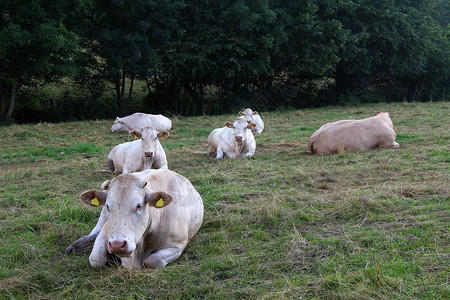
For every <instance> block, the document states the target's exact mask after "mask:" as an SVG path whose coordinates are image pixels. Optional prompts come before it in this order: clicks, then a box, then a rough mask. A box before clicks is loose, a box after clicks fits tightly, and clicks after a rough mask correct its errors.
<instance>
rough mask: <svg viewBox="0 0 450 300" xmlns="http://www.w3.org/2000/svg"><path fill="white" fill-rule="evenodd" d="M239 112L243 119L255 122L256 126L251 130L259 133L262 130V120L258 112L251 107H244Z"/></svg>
mask: <svg viewBox="0 0 450 300" xmlns="http://www.w3.org/2000/svg"><path fill="white" fill-rule="evenodd" d="M239 114H240V115H241V116H244V118H245V119H247V121H248V122H249V123H255V124H256V126H255V127H254V128H253V129H252V131H255V132H257V133H261V132H263V130H264V121H263V120H262V119H261V116H260V115H259V114H258V112H257V111H254V110H252V109H251V108H246V109H244V111H240V112H239Z"/></svg>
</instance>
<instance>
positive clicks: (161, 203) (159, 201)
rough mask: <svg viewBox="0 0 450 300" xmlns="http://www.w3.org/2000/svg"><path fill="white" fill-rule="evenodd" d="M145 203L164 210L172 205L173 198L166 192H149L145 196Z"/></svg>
mask: <svg viewBox="0 0 450 300" xmlns="http://www.w3.org/2000/svg"><path fill="white" fill-rule="evenodd" d="M144 201H145V203H148V204H149V205H150V206H153V207H156V208H163V207H166V206H167V205H169V204H170V203H172V201H173V198H172V196H170V195H169V194H167V193H165V192H154V193H150V192H147V193H146V194H145V199H144Z"/></svg>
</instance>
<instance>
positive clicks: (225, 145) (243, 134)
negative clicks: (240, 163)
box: [208, 117, 256, 159]
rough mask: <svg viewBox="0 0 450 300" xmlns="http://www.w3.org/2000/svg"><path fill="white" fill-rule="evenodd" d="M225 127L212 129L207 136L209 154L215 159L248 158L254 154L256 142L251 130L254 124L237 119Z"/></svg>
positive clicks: (240, 118) (242, 118) (241, 118)
mask: <svg viewBox="0 0 450 300" xmlns="http://www.w3.org/2000/svg"><path fill="white" fill-rule="evenodd" d="M225 125H226V127H222V128H216V129H214V130H213V131H212V132H211V133H210V134H209V136H208V145H209V153H210V155H211V156H214V157H216V158H217V159H223V158H226V157H228V158H233V159H235V158H243V157H250V156H252V155H253V154H254V153H255V150H256V141H255V137H254V136H253V134H252V132H251V129H253V128H254V127H255V126H256V124H255V123H248V122H247V120H246V119H245V118H244V117H238V118H236V119H235V120H234V122H233V123H231V122H226V123H225Z"/></svg>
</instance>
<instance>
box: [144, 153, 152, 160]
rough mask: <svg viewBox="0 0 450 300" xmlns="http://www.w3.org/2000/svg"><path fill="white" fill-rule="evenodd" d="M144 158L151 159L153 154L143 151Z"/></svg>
mask: <svg viewBox="0 0 450 300" xmlns="http://www.w3.org/2000/svg"><path fill="white" fill-rule="evenodd" d="M144 155H145V157H147V158H152V157H153V152H152V151H145V152H144Z"/></svg>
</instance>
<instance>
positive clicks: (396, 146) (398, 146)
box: [392, 142, 400, 149]
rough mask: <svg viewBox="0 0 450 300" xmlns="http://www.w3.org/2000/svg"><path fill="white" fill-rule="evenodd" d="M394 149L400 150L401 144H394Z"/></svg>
mask: <svg viewBox="0 0 450 300" xmlns="http://www.w3.org/2000/svg"><path fill="white" fill-rule="evenodd" d="M392 148H394V149H398V148H400V144H399V143H396V142H393V143H392Z"/></svg>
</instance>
